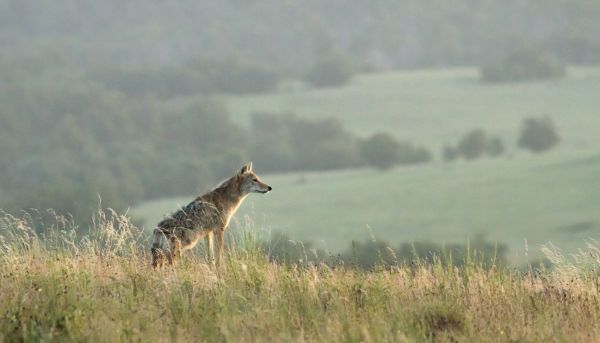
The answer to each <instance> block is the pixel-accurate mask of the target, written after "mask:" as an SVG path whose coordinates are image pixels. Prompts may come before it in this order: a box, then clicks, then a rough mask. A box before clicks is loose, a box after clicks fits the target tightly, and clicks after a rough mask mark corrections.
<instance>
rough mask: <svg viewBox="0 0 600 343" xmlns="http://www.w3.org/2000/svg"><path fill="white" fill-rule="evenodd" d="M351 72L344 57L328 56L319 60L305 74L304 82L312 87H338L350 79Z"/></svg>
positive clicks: (348, 63)
mask: <svg viewBox="0 0 600 343" xmlns="http://www.w3.org/2000/svg"><path fill="white" fill-rule="evenodd" d="M353 73H354V72H353V70H352V67H351V65H350V62H348V61H347V60H346V59H345V58H344V57H341V56H338V55H328V56H324V57H321V58H319V59H318V60H317V61H316V62H315V64H314V65H313V66H312V67H311V68H310V70H309V71H308V73H307V74H306V77H305V81H306V82H307V83H308V84H310V85H311V86H313V87H318V88H326V87H340V86H343V85H345V84H347V83H348V82H350V80H351V79H352V75H353Z"/></svg>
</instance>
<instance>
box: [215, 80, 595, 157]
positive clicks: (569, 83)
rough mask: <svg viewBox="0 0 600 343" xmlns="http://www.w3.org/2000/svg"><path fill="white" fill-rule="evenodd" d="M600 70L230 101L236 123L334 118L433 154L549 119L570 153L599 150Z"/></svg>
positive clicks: (393, 83) (365, 84)
mask: <svg viewBox="0 0 600 343" xmlns="http://www.w3.org/2000/svg"><path fill="white" fill-rule="evenodd" d="M598 94H600V68H569V76H568V77H567V78H565V79H562V80H557V81H548V82H524V83H517V84H500V85H489V84H483V83H481V82H479V75H478V71H477V70H476V69H474V68H465V69H450V70H417V71H401V72H390V73H384V74H369V75H362V76H359V77H357V78H355V79H354V80H353V82H352V83H351V84H350V85H348V86H347V87H344V88H340V89H331V90H297V91H287V92H284V91H281V92H279V93H276V94H270V95H262V96H243V97H227V98H226V102H227V104H228V105H229V108H230V110H231V112H232V115H233V117H234V118H236V119H237V120H239V121H240V122H243V123H247V122H248V120H249V115H250V114H251V113H253V112H256V111H284V112H285V111H292V112H295V113H296V114H298V115H300V116H305V117H309V118H322V117H328V116H331V117H336V118H339V119H340V120H341V121H342V122H343V123H344V125H346V127H348V128H349V129H350V130H352V131H354V132H356V133H359V134H362V135H367V134H370V133H372V132H376V131H381V130H384V131H390V133H393V134H394V135H396V136H397V137H398V138H402V139H410V140H414V141H417V142H420V143H423V144H426V145H429V146H431V147H432V148H438V147H439V146H440V145H442V144H445V143H448V142H454V141H456V140H457V139H458V137H460V135H462V134H463V133H464V132H465V131H467V130H469V129H472V128H475V127H482V128H487V129H489V130H490V131H491V132H493V133H495V134H499V135H501V136H503V137H505V138H507V139H509V141H510V142H513V141H515V139H516V138H515V137H516V134H517V133H518V129H519V125H520V121H521V120H522V119H523V118H524V117H528V116H540V115H549V116H551V117H552V118H553V119H554V120H555V121H556V124H557V126H558V127H559V129H560V132H561V133H563V134H564V136H565V137H564V138H565V147H568V148H573V149H581V148H591V147H596V146H598V143H600V135H599V134H598V131H599V130H600V129H599V128H600V116H599V115H598V111H599V108H600V97H598V96H597V95H598Z"/></svg>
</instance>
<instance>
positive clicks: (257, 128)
mask: <svg viewBox="0 0 600 343" xmlns="http://www.w3.org/2000/svg"><path fill="white" fill-rule="evenodd" d="M252 130H253V132H254V135H253V137H255V141H254V142H253V147H252V149H251V150H252V158H253V159H255V160H256V161H262V162H264V163H266V164H265V168H266V166H268V167H269V168H272V169H271V170H293V169H296V170H328V169H338V168H347V167H352V166H356V165H358V163H359V162H360V159H359V153H358V145H357V141H358V140H357V139H356V137H355V136H354V135H353V134H351V133H350V132H348V131H346V130H345V129H344V127H343V125H342V124H341V123H340V122H339V121H338V120H336V119H333V118H328V119H323V120H307V119H302V118H298V117H296V116H294V115H293V114H271V113H257V114H255V115H254V116H253V118H252ZM271 154H274V155H271ZM276 156H278V157H279V158H280V159H279V158H277V159H276V158H275V157H276Z"/></svg>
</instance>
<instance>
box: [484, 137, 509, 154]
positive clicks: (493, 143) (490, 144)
mask: <svg viewBox="0 0 600 343" xmlns="http://www.w3.org/2000/svg"><path fill="white" fill-rule="evenodd" d="M485 150H486V152H487V154H488V155H490V156H492V157H498V156H500V155H502V154H503V153H504V143H502V139H500V138H499V137H493V138H490V139H489V140H488V141H487V144H486V147H485Z"/></svg>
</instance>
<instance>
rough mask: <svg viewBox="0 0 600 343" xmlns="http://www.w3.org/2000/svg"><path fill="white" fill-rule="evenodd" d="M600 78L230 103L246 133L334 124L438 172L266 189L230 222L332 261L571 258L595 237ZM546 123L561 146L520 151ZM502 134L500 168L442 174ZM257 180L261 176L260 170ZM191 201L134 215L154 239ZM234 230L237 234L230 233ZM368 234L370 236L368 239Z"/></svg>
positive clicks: (391, 88)
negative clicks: (401, 256)
mask: <svg viewBox="0 0 600 343" xmlns="http://www.w3.org/2000/svg"><path fill="white" fill-rule="evenodd" d="M597 94H600V68H571V70H569V77H567V78H566V79H564V80H559V81H551V82H535V83H519V84H511V85H484V84H481V83H479V82H478V81H477V73H476V70H474V69H457V70H447V71H410V72H396V73H389V74H375V75H365V76H361V77H358V78H357V79H356V80H355V81H354V82H353V83H352V84H351V85H350V86H348V87H345V88H341V89H334V90H320V91H314V90H310V91H296V92H288V93H284V92H281V93H278V94H274V95H267V96H258V97H236V98H228V99H227V101H228V103H229V104H230V107H231V108H232V110H233V113H234V114H235V118H237V120H239V121H241V122H247V120H248V115H249V113H251V112H253V111H255V110H276V111H288V110H289V111H293V112H295V113H297V114H298V115H301V116H306V117H312V118H317V117H324V116H335V117H338V118H339V119H341V120H342V121H343V123H344V124H345V125H347V126H348V127H349V128H350V129H351V130H353V131H355V132H359V133H361V134H365V135H366V134H368V133H370V132H373V131H378V130H384V131H388V132H391V133H393V134H394V135H396V136H397V137H399V138H408V139H413V140H415V141H418V142H419V143H422V144H424V145H426V146H429V147H431V148H434V149H435V150H434V151H435V153H436V154H438V161H436V162H434V163H432V164H429V165H424V166H414V167H409V168H399V169H394V170H392V171H388V172H385V173H380V172H376V171H372V170H353V171H338V172H328V173H308V174H307V173H296V174H289V175H272V176H269V177H266V180H267V182H269V183H271V184H272V185H273V187H274V191H273V192H272V193H270V194H268V195H267V196H251V197H249V198H248V199H247V202H246V203H245V204H244V205H243V206H242V208H241V210H240V213H239V214H238V215H237V216H236V217H237V220H238V221H239V220H240V219H241V218H243V216H244V215H250V216H251V218H252V219H253V220H254V221H256V222H257V223H258V224H259V225H260V226H264V227H265V228H267V229H271V230H274V231H283V232H286V233H288V234H289V235H290V237H292V238H293V239H298V240H311V241H314V242H316V243H320V242H322V243H323V245H324V246H325V247H326V248H329V249H330V250H332V251H334V252H335V251H339V250H341V249H344V248H347V247H348V245H349V244H350V240H352V239H358V240H363V239H366V238H369V237H370V231H372V233H373V234H374V235H375V236H376V237H379V238H380V239H382V240H389V241H391V242H393V243H397V242H400V241H414V240H431V241H438V242H439V241H441V242H457V241H458V242H464V241H465V240H467V239H468V238H470V237H473V236H474V235H476V234H485V235H487V237H488V238H489V239H493V240H497V241H499V242H505V243H508V244H509V245H510V247H511V248H512V250H511V256H512V259H513V260H514V261H520V262H523V261H525V260H527V259H528V258H530V257H531V256H525V255H526V254H527V252H526V250H527V249H526V243H525V240H527V244H528V245H529V246H530V249H529V250H530V252H529V253H528V254H529V255H531V254H535V252H537V251H539V249H538V248H539V245H540V244H542V243H546V242H549V241H551V242H553V243H556V244H558V245H559V246H562V247H564V248H567V249H570V248H573V247H576V246H580V245H581V244H582V242H583V241H584V240H585V239H586V238H588V237H598V235H599V234H600V216H599V215H598V210H597V204H598V203H600V202H599V201H600V183H598V182H597V176H598V175H599V173H600V157H598V156H600V149H598V148H597V147H598V146H600V115H599V114H600V97H598V96H597ZM542 114H547V115H549V116H551V117H552V118H553V119H554V121H555V122H556V124H557V127H558V130H559V133H560V135H561V136H562V140H563V142H562V143H561V145H560V146H559V148H558V149H555V150H552V151H550V152H548V153H546V154H542V155H530V154H528V153H525V152H522V151H520V150H517V149H516V147H515V145H516V144H515V142H516V138H517V134H518V132H519V126H520V121H521V120H522V119H523V118H524V117H528V116H539V115H542ZM475 127H482V128H484V129H487V130H488V131H489V132H491V133H494V134H500V135H502V136H503V138H504V139H505V142H506V145H507V149H508V152H507V155H506V156H505V157H503V158H501V159H498V160H485V159H484V160H480V161H474V162H469V163H467V162H459V163H453V164H446V163H443V162H441V161H439V150H437V149H438V148H439V147H440V146H441V145H443V144H445V143H450V142H451V143H454V142H456V141H457V140H458V139H459V138H460V136H461V135H462V134H463V133H464V132H466V131H467V130H469V129H472V128H475ZM256 168H257V169H258V170H260V166H259V165H257V166H256ZM190 199H191V196H186V197H181V198H171V199H159V200H157V201H151V202H147V203H144V204H142V205H141V206H139V207H136V208H135V209H134V210H133V212H132V213H133V215H134V216H137V217H140V218H142V219H145V223H146V224H147V225H146V226H147V227H151V226H152V225H153V223H156V222H157V221H158V220H159V219H160V218H161V217H162V216H163V215H165V214H168V213H170V212H171V211H173V210H174V209H175V208H176V207H177V206H178V205H183V204H186V203H187V202H188V201H189V200H190ZM234 226H235V223H234ZM369 228H370V229H369Z"/></svg>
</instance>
